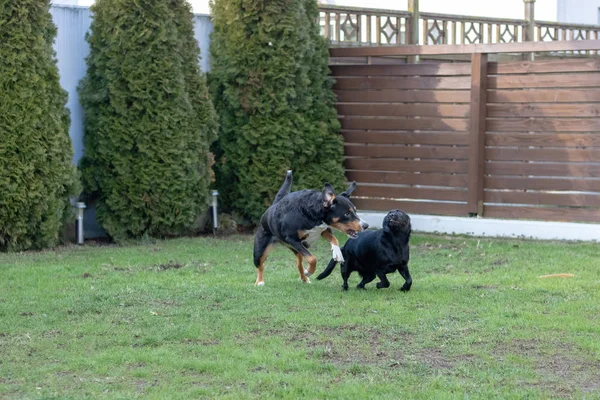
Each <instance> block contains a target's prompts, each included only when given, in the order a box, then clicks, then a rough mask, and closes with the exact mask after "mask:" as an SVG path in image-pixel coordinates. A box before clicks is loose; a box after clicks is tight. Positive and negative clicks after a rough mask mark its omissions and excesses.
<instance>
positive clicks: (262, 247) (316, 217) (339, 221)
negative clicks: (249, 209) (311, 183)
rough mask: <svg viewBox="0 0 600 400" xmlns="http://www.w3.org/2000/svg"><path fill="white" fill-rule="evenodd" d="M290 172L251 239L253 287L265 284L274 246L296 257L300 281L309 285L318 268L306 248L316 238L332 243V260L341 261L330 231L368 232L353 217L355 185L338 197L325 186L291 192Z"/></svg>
mask: <svg viewBox="0 0 600 400" xmlns="http://www.w3.org/2000/svg"><path fill="white" fill-rule="evenodd" d="M291 186H292V171H288V172H287V175H286V177H285V181H284V182H283V185H282V186H281V188H280V189H279V192H278V193H277V196H276V197H275V200H274V201H273V205H272V206H271V207H269V208H268V209H267V211H265V213H264V214H263V216H262V217H261V219H260V224H259V227H258V230H257V231H256V236H255V237H254V266H255V267H256V268H257V276H256V283H255V284H256V285H259V286H262V285H264V284H265V281H264V276H263V272H264V268H265V267H264V263H265V260H266V259H267V257H268V255H269V251H270V250H271V248H272V247H273V245H274V244H275V243H278V242H282V243H283V244H285V245H286V246H287V247H288V248H289V249H290V250H291V251H292V253H294V254H295V255H296V266H297V267H298V272H299V273H300V279H301V280H302V281H303V282H306V283H309V282H310V280H309V279H308V277H309V276H310V275H312V274H314V272H315V270H316V268H317V259H316V258H315V256H313V255H312V254H311V253H310V252H309V251H308V250H307V248H308V247H309V246H310V245H311V244H312V243H313V242H314V241H316V240H317V239H318V238H319V236H322V237H323V238H324V239H325V240H327V241H328V242H329V243H331V249H332V251H333V258H334V259H335V260H338V261H343V258H342V252H341V250H340V247H339V243H338V241H337V239H336V237H335V236H333V233H332V231H331V228H335V229H338V230H340V231H342V232H344V233H345V234H347V235H348V236H349V237H350V238H355V237H356V236H357V234H358V232H360V231H362V230H364V229H367V227H368V225H367V224H366V223H365V222H364V221H362V220H361V219H360V218H359V217H358V216H357V215H356V207H354V205H353V204H352V203H351V202H350V194H351V193H352V192H353V191H354V189H355V188H356V183H354V182H353V183H352V184H351V185H350V187H349V188H348V189H347V190H346V191H345V192H343V193H340V195H339V196H336V195H335V193H334V192H333V188H332V187H331V185H329V184H328V183H326V184H325V187H324V188H323V191H321V192H319V191H317V190H300V191H297V192H293V193H290V188H291ZM303 258H304V259H306V261H307V262H308V265H309V267H308V270H306V271H305V270H304V266H303V265H302V259H303Z"/></svg>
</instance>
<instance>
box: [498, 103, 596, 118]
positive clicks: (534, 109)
mask: <svg viewBox="0 0 600 400" xmlns="http://www.w3.org/2000/svg"><path fill="white" fill-rule="evenodd" d="M487 115H488V117H490V118H515V117H573V118H589V117H600V103H576V104H573V103H571V104H565V103H562V104H535V103H534V104H509V103H505V104H489V105H488V106H487Z"/></svg>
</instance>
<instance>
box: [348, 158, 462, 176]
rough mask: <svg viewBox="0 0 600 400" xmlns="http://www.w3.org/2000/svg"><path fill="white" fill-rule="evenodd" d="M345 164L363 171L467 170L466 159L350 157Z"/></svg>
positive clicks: (349, 167)
mask: <svg viewBox="0 0 600 400" xmlns="http://www.w3.org/2000/svg"><path fill="white" fill-rule="evenodd" d="M344 164H345V167H346V169H356V170H361V171H400V172H438V173H457V174H464V173H466V172H467V162H466V161H439V160H389V159H375V158H372V159H356V158H348V159H346V160H345V161H344Z"/></svg>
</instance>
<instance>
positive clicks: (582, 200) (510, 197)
mask: <svg viewBox="0 0 600 400" xmlns="http://www.w3.org/2000/svg"><path fill="white" fill-rule="evenodd" d="M484 200H485V202H486V203H502V204H528V205H552V206H578V207H600V194H583V193H544V192H501V191H486V192H485V194H484ZM599 232H600V231H599ZM599 238H600V236H599Z"/></svg>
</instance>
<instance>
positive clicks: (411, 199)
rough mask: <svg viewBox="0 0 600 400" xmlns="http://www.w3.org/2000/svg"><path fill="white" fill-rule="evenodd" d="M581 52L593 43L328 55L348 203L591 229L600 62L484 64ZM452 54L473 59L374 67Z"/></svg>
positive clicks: (599, 203)
mask: <svg viewBox="0 0 600 400" xmlns="http://www.w3.org/2000/svg"><path fill="white" fill-rule="evenodd" d="M588 50H594V51H597V50H600V40H587V41H565V42H543V43H533V42H529V43H509V44H491V45H480V44H477V45H439V46H396V47H389V46H386V47H352V48H331V49H330V54H331V57H332V66H331V70H332V74H333V76H334V77H335V78H336V84H335V87H334V89H335V92H336V94H337V96H338V103H337V109H338V113H339V116H340V121H341V124H342V134H343V136H344V139H345V152H346V154H345V155H346V158H345V167H346V174H347V177H348V179H349V180H355V181H357V182H359V186H358V189H357V191H356V192H355V193H356V196H357V197H356V200H355V204H356V205H357V207H358V208H360V209H363V210H378V211H387V210H390V209H393V208H400V209H403V210H405V211H407V212H411V213H420V214H437V215H457V216H467V215H479V216H482V217H496V218H527V219H544V220H564V221H589V222H600V59H597V58H595V59H577V58H568V59H563V60H545V61H533V62H530V61H520V62H504V63H499V62H489V61H488V54H497V53H507V52H510V53H515V52H523V53H529V52H539V51H547V52H564V51H588ZM452 54H470V56H471V62H470V63H450V62H442V63H421V64H393V65H386V64H381V63H379V64H378V63H377V60H376V59H378V58H380V57H386V58H390V57H407V56H415V55H420V56H431V55H452ZM361 57H363V58H364V57H368V58H369V60H371V61H372V62H373V63H372V64H357V63H346V64H336V62H337V60H339V59H341V60H349V59H350V60H352V59H361Z"/></svg>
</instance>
